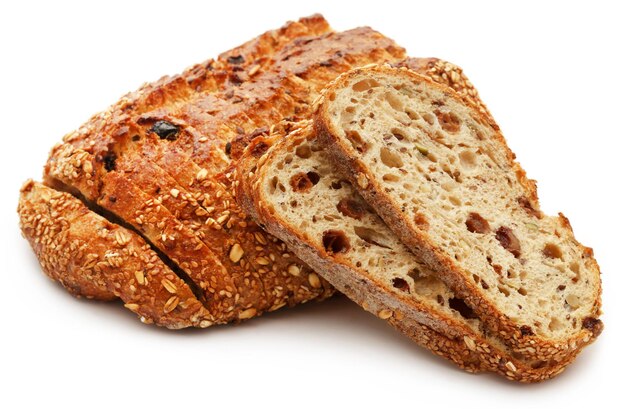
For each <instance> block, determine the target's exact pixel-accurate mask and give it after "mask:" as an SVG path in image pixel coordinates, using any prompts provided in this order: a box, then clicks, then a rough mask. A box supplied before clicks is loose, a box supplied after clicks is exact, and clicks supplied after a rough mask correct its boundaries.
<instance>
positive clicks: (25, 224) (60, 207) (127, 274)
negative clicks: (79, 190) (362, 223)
mask: <svg viewBox="0 0 626 409" xmlns="http://www.w3.org/2000/svg"><path fill="white" fill-rule="evenodd" d="M18 213H19V215H20V227H21V228H22V231H23V232H24V236H25V237H26V238H27V239H28V240H29V241H30V244H31V246H32V247H33V250H34V251H35V254H36V255H37V258H38V259H39V262H40V263H41V267H42V268H43V270H44V272H46V274H47V275H48V276H49V277H50V278H52V279H53V280H57V281H59V282H60V283H61V284H63V286H64V287H65V288H67V290H68V291H69V292H71V293H72V294H74V295H76V296H84V297H86V298H89V299H97V300H103V301H109V300H113V299H116V298H118V297H119V298H121V299H122V301H124V306H125V307H126V308H128V309H129V310H131V311H133V312H134V313H136V314H138V315H139V317H140V318H141V322H143V323H146V324H150V323H156V324H158V325H162V326H164V327H167V328H170V329H179V328H184V327H189V326H196V327H201V328H206V327H208V326H211V325H212V323H213V322H214V321H215V317H213V316H212V315H211V314H210V313H209V311H207V310H206V309H205V308H204V307H203V305H202V303H201V302H200V301H199V300H198V297H197V296H196V295H195V294H194V290H196V289H195V288H193V286H194V285H193V283H191V285H189V284H188V283H186V282H185V281H183V280H182V279H181V278H179V277H178V275H177V274H176V272H174V271H173V270H172V269H171V268H170V267H169V266H168V265H166V264H165V263H163V262H162V261H161V259H160V258H159V256H158V254H157V253H155V252H154V251H153V250H152V249H151V248H150V246H149V245H147V244H146V243H145V242H144V241H143V239H142V238H141V237H140V236H139V235H137V234H136V233H134V232H133V231H130V230H128V229H126V228H124V227H121V226H119V225H116V224H113V223H111V222H109V221H108V220H106V219H105V218H103V217H101V216H99V215H97V214H96V213H94V212H92V211H90V210H89V209H88V208H87V207H86V206H85V205H84V204H83V203H82V202H81V201H80V200H78V199H76V198H75V197H74V196H72V195H70V194H69V193H65V192H59V191H58V190H55V189H52V188H49V187H47V186H44V185H42V184H40V183H35V182H33V181H32V180H29V181H27V182H26V183H25V184H24V185H23V186H22V189H21V190H20V204H19V209H18Z"/></svg>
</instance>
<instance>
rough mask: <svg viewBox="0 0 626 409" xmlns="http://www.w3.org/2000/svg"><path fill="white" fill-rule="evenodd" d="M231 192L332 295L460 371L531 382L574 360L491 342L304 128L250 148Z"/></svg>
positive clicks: (279, 130)
mask: <svg viewBox="0 0 626 409" xmlns="http://www.w3.org/2000/svg"><path fill="white" fill-rule="evenodd" d="M292 128H293V129H292ZM236 187H237V200H238V201H239V202H240V203H241V204H242V206H243V208H244V209H245V210H246V211H247V212H248V213H250V214H251V215H252V216H253V218H254V219H255V220H256V221H257V222H258V223H260V224H261V225H262V226H264V228H265V229H266V230H267V231H268V232H270V233H271V234H273V235H275V236H276V237H278V238H280V239H281V240H282V241H284V242H285V243H287V245H288V246H289V248H290V249H292V250H293V251H294V253H295V254H296V255H298V257H300V258H301V259H302V260H304V261H305V262H306V263H307V264H308V265H310V266H311V267H313V269H314V270H315V271H317V272H318V273H319V274H321V275H322V276H324V277H325V278H326V279H327V280H328V281H329V282H330V283H331V284H332V285H333V286H334V287H335V288H337V289H338V290H339V291H341V292H343V293H344V294H346V295H347V296H348V297H349V298H350V299H352V300H353V301H355V302H356V303H357V304H359V305H361V306H362V307H363V308H364V309H365V310H367V311H369V312H371V313H372V314H374V315H377V316H378V317H379V318H381V319H384V320H387V321H388V322H389V323H390V324H391V325H392V326H393V327H395V328H396V329H398V330H399V331H401V332H402V333H404V334H406V335H408V336H409V337H411V338H412V339H414V340H415V341H416V342H417V343H418V344H420V345H422V346H425V347H426V348H428V349H430V350H431V351H432V352H434V353H435V354H437V355H440V356H443V357H444V358H447V359H449V360H450V361H452V362H454V363H455V364H457V365H458V366H460V367H461V368H463V369H465V370H468V371H470V372H480V371H492V372H496V373H499V374H501V375H503V376H506V377H507V378H509V379H512V380H518V381H523V382H536V381H541V380H545V379H549V378H551V377H553V376H556V375H557V374H559V373H561V372H562V371H563V369H564V368H565V366H566V365H567V364H569V363H570V362H571V361H572V360H573V359H574V356H575V354H572V355H570V356H568V357H567V359H562V360H559V361H556V360H552V361H542V360H540V359H537V358H536V357H534V356H530V355H529V356H522V355H521V354H516V353H514V352H513V351H512V350H511V349H510V348H507V347H506V346H505V345H504V344H503V343H502V341H501V340H500V339H499V338H498V337H497V336H493V335H491V334H490V333H489V331H488V330H487V329H486V328H485V327H484V325H483V324H482V322H481V321H480V320H479V319H478V317H477V316H476V315H475V314H474V313H473V311H472V310H471V309H470V308H469V307H468V306H467V305H466V304H465V303H464V302H463V300H461V299H459V298H457V297H456V296H455V295H454V293H452V291H450V290H449V289H448V287H447V286H446V285H445V284H444V283H443V282H442V281H441V280H439V279H438V278H437V277H436V276H435V275H433V274H432V272H431V271H430V270H429V269H428V268H426V267H425V266H424V265H423V264H421V263H419V262H418V260H417V258H416V257H415V255H413V253H411V252H410V251H409V250H408V249H407V248H406V247H405V246H404V245H403V244H402V242H401V241H400V240H399V239H398V238H397V237H396V236H395V235H394V234H393V233H392V232H391V231H390V230H389V228H388V227H387V226H386V225H385V223H384V222H383V221H382V220H381V219H380V218H379V216H378V215H377V214H376V213H375V212H374V210H373V209H372V208H371V207H370V206H368V205H367V204H366V203H365V202H364V201H363V199H362V198H361V197H360V196H359V195H358V194H357V192H356V190H355V189H354V188H353V187H352V185H351V184H350V183H349V182H348V181H347V180H346V179H343V178H342V177H341V176H339V175H338V174H337V172H336V171H335V168H334V167H333V164H332V161H331V159H330V157H329V155H328V153H327V152H325V150H324V149H323V146H322V145H320V143H319V141H317V140H316V135H315V133H314V132H313V127H312V124H311V122H306V121H305V122H301V123H298V124H294V125H292V124H283V125H282V126H276V127H275V128H274V129H273V132H272V134H271V135H269V136H266V137H261V138H256V139H255V140H253V141H252V143H251V145H250V146H249V147H248V148H247V149H246V151H245V153H244V155H243V156H242V158H241V159H240V161H239V164H238V168H237V183H236Z"/></svg>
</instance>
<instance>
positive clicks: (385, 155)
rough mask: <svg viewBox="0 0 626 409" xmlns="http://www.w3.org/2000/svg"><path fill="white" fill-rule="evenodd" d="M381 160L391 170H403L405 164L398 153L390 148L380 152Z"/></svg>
mask: <svg viewBox="0 0 626 409" xmlns="http://www.w3.org/2000/svg"><path fill="white" fill-rule="evenodd" d="M380 160H381V161H382V162H383V164H384V165H385V166H388V167H390V168H401V167H402V166H403V165H404V163H403V162H402V158H400V155H398V154H397V153H395V152H393V151H391V150H390V149H389V148H387V147H384V148H382V149H381V150H380Z"/></svg>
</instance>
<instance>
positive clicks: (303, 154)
mask: <svg viewBox="0 0 626 409" xmlns="http://www.w3.org/2000/svg"><path fill="white" fill-rule="evenodd" d="M296 156H298V157H299V158H302V159H307V158H310V157H311V148H310V147H309V145H300V146H298V147H297V148H296Z"/></svg>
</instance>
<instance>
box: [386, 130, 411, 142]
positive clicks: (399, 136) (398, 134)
mask: <svg viewBox="0 0 626 409" xmlns="http://www.w3.org/2000/svg"><path fill="white" fill-rule="evenodd" d="M389 132H391V134H392V135H393V136H394V137H395V138H396V139H397V140H399V141H404V140H405V139H409V138H408V135H407V134H406V132H405V131H403V130H402V129H399V128H391V129H390V130H389Z"/></svg>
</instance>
